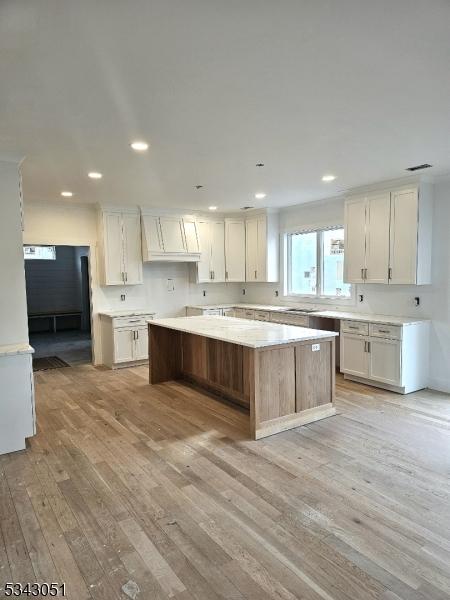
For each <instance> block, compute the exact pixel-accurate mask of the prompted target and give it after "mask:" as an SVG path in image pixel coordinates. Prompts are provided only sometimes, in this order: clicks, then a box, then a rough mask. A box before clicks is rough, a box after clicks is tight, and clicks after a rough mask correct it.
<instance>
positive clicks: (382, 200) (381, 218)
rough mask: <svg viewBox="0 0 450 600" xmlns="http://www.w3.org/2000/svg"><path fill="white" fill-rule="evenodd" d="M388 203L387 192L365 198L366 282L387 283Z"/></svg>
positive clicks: (389, 203)
mask: <svg viewBox="0 0 450 600" xmlns="http://www.w3.org/2000/svg"><path fill="white" fill-rule="evenodd" d="M390 205H391V199H390V194H389V192H387V193H386V192H384V193H382V194H376V195H374V196H370V197H369V198H368V199H367V218H366V266H365V269H366V270H365V272H364V279H365V281H366V283H388V274H389V219H390V217H389V215H390Z"/></svg>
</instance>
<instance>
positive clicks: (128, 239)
mask: <svg viewBox="0 0 450 600" xmlns="http://www.w3.org/2000/svg"><path fill="white" fill-rule="evenodd" d="M122 218H123V249H124V271H125V283H126V284H128V285H133V284H137V283H142V282H143V277H142V244H141V220H140V217H139V215H132V214H127V213H124V215H123V217H122Z"/></svg>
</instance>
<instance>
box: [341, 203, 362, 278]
mask: <svg viewBox="0 0 450 600" xmlns="http://www.w3.org/2000/svg"><path fill="white" fill-rule="evenodd" d="M344 220H345V242H344V243H345V253H344V281H345V283H363V282H364V269H365V268H366V258H365V257H366V199H365V198H358V199H355V200H349V201H347V202H346V204H345V219H344Z"/></svg>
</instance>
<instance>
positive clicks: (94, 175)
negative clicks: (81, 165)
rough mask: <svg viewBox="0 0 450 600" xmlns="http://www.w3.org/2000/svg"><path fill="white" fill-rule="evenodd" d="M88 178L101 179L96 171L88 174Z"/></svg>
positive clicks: (100, 175)
mask: <svg viewBox="0 0 450 600" xmlns="http://www.w3.org/2000/svg"><path fill="white" fill-rule="evenodd" d="M88 177H90V178H91V179H101V178H102V177H103V175H102V174H101V173H97V171H91V172H90V173H88Z"/></svg>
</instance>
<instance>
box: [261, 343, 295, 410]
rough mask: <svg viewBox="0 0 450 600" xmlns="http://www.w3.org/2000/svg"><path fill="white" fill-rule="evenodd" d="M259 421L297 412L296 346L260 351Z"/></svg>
mask: <svg viewBox="0 0 450 600" xmlns="http://www.w3.org/2000/svg"><path fill="white" fill-rule="evenodd" d="M258 369H259V421H260V422H262V421H268V420H270V419H275V418H278V417H283V416H285V415H289V414H292V413H294V412H295V348H294V346H289V347H288V348H279V349H277V350H272V349H269V350H265V351H262V352H259V364H258Z"/></svg>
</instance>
